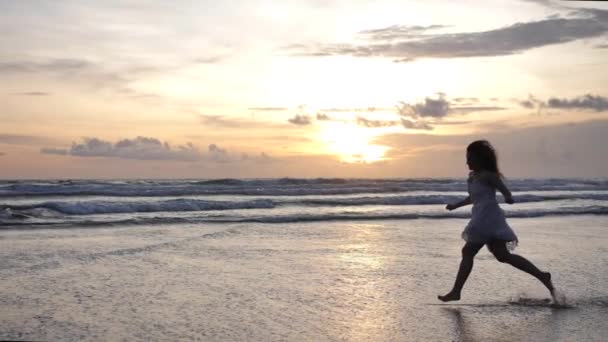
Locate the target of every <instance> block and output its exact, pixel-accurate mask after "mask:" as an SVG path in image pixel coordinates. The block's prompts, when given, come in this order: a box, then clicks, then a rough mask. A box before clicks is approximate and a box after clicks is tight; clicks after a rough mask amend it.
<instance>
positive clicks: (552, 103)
mask: <svg viewBox="0 0 608 342" xmlns="http://www.w3.org/2000/svg"><path fill="white" fill-rule="evenodd" d="M519 104H520V105H521V106H522V107H524V108H528V109H537V110H538V113H540V111H541V110H542V109H543V108H553V109H575V110H592V111H596V112H603V111H607V110H608V98H607V97H605V96H600V95H592V94H586V95H583V96H579V97H576V98H573V99H560V98H557V97H551V98H549V100H548V101H546V102H545V101H542V100H539V99H537V98H536V97H534V96H532V95H530V96H528V99H527V100H523V101H519Z"/></svg>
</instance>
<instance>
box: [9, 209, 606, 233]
mask: <svg viewBox="0 0 608 342" xmlns="http://www.w3.org/2000/svg"><path fill="white" fill-rule="evenodd" d="M573 215H608V206H587V207H562V208H557V209H548V210H547V209H544V210H518V211H511V212H507V217H508V218H536V217H550V216H573ZM84 217H86V216H84ZM84 217H83V218H84ZM469 217H470V213H467V212H455V211H452V212H441V213H439V212H435V213H433V212H429V213H373V212H372V213H369V212H361V213H357V212H337V213H326V214H310V213H304V214H286V215H280V214H279V215H277V214H270V215H250V216H241V215H205V216H191V217H172V216H154V217H150V216H145V217H131V218H111V217H110V218H107V217H106V218H100V219H90V218H85V219H82V220H69V221H62V220H56V219H49V220H47V221H41V220H38V221H34V222H29V221H28V220H0V227H1V228H2V229H35V228H53V227H56V228H69V227H82V228H84V227H96V226H122V225H157V224H177V223H180V224H182V223H183V224H200V223H217V224H222V223H268V224H271V223H275V224H277V223H298V222H320V221H372V220H417V219H429V220H433V219H467V218H469Z"/></svg>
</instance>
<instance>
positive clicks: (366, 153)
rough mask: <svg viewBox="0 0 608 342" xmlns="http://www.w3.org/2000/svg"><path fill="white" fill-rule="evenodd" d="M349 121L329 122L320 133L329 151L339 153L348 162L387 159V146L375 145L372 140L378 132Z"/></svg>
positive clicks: (370, 161)
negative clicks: (385, 155)
mask: <svg viewBox="0 0 608 342" xmlns="http://www.w3.org/2000/svg"><path fill="white" fill-rule="evenodd" d="M374 131H375V130H372V129H370V128H364V127H358V126H355V125H353V124H349V123H340V122H329V123H327V124H326V125H325V126H324V127H323V129H322V130H321V133H320V139H321V141H323V142H324V143H325V144H326V146H327V147H326V148H327V150H328V152H330V153H333V154H337V155H338V156H339V157H340V161H343V162H346V163H374V162H378V161H382V160H385V159H387V158H385V157H384V154H385V153H386V151H388V150H389V147H387V146H381V145H374V144H371V143H370V140H371V139H372V138H374V137H375V136H376V135H377V134H378V132H374Z"/></svg>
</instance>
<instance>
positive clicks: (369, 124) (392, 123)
mask: <svg viewBox="0 0 608 342" xmlns="http://www.w3.org/2000/svg"><path fill="white" fill-rule="evenodd" d="M357 125H361V126H365V127H374V128H376V127H392V126H397V125H399V121H381V120H369V119H366V118H363V117H360V116H358V117H357Z"/></svg>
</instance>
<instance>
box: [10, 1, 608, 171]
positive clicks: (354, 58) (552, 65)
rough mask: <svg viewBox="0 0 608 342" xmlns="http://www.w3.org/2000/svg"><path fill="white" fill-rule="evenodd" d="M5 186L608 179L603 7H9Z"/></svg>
mask: <svg viewBox="0 0 608 342" xmlns="http://www.w3.org/2000/svg"><path fill="white" fill-rule="evenodd" d="M0 36H1V37H2V38H0V77H1V79H2V82H0V104H1V106H0V165H1V167H0V178H2V179H14V178H148V177H151V178H218V177H222V178H223V177H243V178H251V177H461V176H463V175H465V174H466V168H465V165H464V149H465V147H466V145H467V144H468V143H469V142H471V141H472V140H474V139H478V138H487V139H489V140H490V141H491V142H493V143H494V144H495V146H496V148H497V150H498V152H499V157H500V158H501V166H502V168H503V170H504V171H505V174H507V175H511V176H516V177H606V176H608V153H607V152H606V149H605V146H608V136H607V135H606V134H605V132H608V130H607V128H608V62H606V61H608V4H603V3H600V2H575V1H570V2H565V1H492V2H487V1H467V2H465V3H463V2H457V3H456V2H451V1H383V0H374V1H371V0H370V1H367V0H355V1H338V0H308V1H283V2H277V1H257V0H247V1H221V2H220V1H174V2H166V1H145V2H140V1H103V2H100V1H60V2H57V1H37V2H29V1H28V2H25V1H5V2H0Z"/></svg>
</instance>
